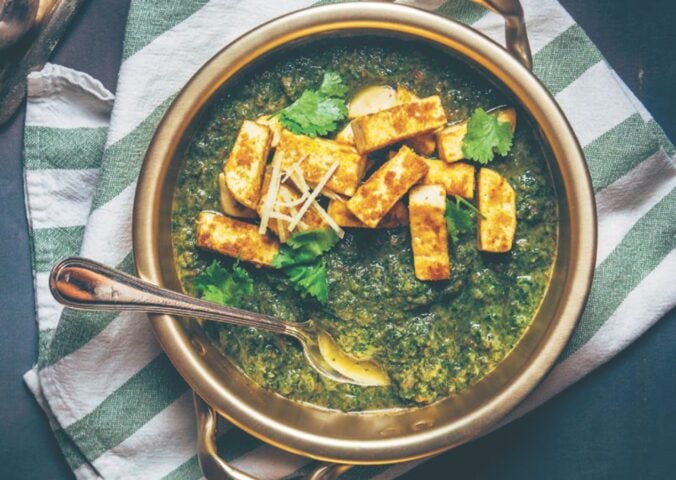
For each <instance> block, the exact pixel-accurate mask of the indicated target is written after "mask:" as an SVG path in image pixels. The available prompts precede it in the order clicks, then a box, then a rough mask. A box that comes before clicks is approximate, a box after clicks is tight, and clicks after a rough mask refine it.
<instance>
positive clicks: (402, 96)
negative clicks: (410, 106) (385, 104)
mask: <svg viewBox="0 0 676 480" xmlns="http://www.w3.org/2000/svg"><path fill="white" fill-rule="evenodd" d="M394 95H395V98H396V99H397V102H398V103H409V102H415V101H417V100H420V97H419V96H418V95H416V94H415V93H413V92H412V91H411V90H409V89H408V88H406V87H404V86H403V85H397V90H396V92H395V94H394Z"/></svg>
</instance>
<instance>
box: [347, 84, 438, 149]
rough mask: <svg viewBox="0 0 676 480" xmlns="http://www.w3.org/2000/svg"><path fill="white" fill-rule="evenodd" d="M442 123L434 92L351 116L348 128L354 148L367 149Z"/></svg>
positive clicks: (428, 129)
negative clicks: (352, 138) (381, 108)
mask: <svg viewBox="0 0 676 480" xmlns="http://www.w3.org/2000/svg"><path fill="white" fill-rule="evenodd" d="M445 123H446V113H445V112H444V107H443V105H442V104H441V99H440V98H439V96H438V95H434V96H432V97H427V98H424V99H422V100H418V101H414V102H408V103H403V104H400V105H395V106H394V107H392V108H388V109H387V110H382V111H380V112H376V113H372V114H370V115H365V116H363V117H358V118H355V119H354V120H353V121H352V132H353V134H354V142H355V145H356V146H357V150H359V151H360V152H361V153H369V152H372V151H374V150H378V149H380V148H383V147H386V146H388V145H392V144H393V143H397V142H400V141H402V140H406V139H408V138H412V137H415V136H418V135H421V134H424V133H429V132H431V131H433V130H436V129H437V128H439V127H442V126H443V125H444V124H445Z"/></svg>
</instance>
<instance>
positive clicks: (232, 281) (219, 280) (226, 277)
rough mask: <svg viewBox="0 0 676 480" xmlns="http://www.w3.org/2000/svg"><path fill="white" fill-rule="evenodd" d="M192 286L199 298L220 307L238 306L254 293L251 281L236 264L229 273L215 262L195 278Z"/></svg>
mask: <svg viewBox="0 0 676 480" xmlns="http://www.w3.org/2000/svg"><path fill="white" fill-rule="evenodd" d="M193 285H194V287H195V290H197V291H198V292H199V293H200V296H201V298H203V299H204V300H208V301H210V302H214V303H220V304H221V305H230V306H239V305H240V304H241V302H242V299H243V298H244V297H248V296H251V295H253V292H254V289H253V280H252V279H251V277H250V276H249V273H248V272H247V271H246V270H244V269H243V268H242V267H240V266H239V264H238V263H235V264H234V265H233V266H232V272H229V271H228V270H226V269H225V268H223V267H222V266H221V264H220V263H219V262H218V261H217V260H214V261H213V262H212V263H211V265H209V266H208V267H207V268H206V269H204V271H203V272H202V273H200V274H199V275H198V276H197V277H195V282H194V284H193Z"/></svg>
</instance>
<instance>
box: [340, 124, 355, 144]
mask: <svg viewBox="0 0 676 480" xmlns="http://www.w3.org/2000/svg"><path fill="white" fill-rule="evenodd" d="M336 142H338V143H344V144H345V145H354V134H353V133H352V122H350V123H348V124H347V125H345V126H344V127H343V129H342V130H341V131H340V132H338V133H337V134H336Z"/></svg>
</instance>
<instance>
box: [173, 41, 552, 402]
mask: <svg viewBox="0 0 676 480" xmlns="http://www.w3.org/2000/svg"><path fill="white" fill-rule="evenodd" d="M327 70H331V71H334V72H337V73H338V74H339V75H340V76H341V78H342V80H343V82H344V83H345V84H346V85H347V86H348V87H349V93H348V98H349V96H350V95H352V94H354V92H356V91H358V90H359V89H361V88H363V87H365V86H368V85H382V84H386V85H392V86H396V85H402V86H405V87H407V88H408V89H410V90H411V91H413V92H414V93H415V94H416V95H418V96H420V97H425V96H429V95H439V96H440V97H441V99H442V103H443V105H444V108H445V110H446V114H447V116H448V119H449V121H450V122H452V121H454V120H462V119H466V118H467V117H468V116H469V115H470V114H471V112H472V111H473V110H474V109H475V108H478V107H483V108H485V109H489V108H492V107H496V106H501V105H505V104H508V103H509V102H508V100H507V98H505V97H504V96H503V94H502V93H501V92H500V90H499V89H498V88H496V87H495V86H494V85H493V84H492V83H490V82H489V81H487V80H486V79H485V78H484V77H482V76H481V75H480V74H478V73H477V72H475V71H474V70H472V69H471V68H469V67H468V66H467V65H465V64H464V63H462V62H460V61H458V60H456V59H454V58H451V57H449V56H446V55H444V54H442V53H438V52H434V51H431V49H429V48H428V49H425V48H422V47H420V46H417V45H416V44H412V43H407V42H404V41H388V42H387V43H378V42H374V41H372V40H369V41H368V42H360V41H355V40H350V41H348V40H341V41H335V40H334V41H332V42H331V43H328V42H327V43H325V44H322V45H317V44H314V45H313V46H312V48H306V49H302V48H301V49H299V50H296V51H294V52H293V53H292V54H289V55H287V56H286V57H282V58H281V59H279V58H278V59H277V60H276V61H274V62H273V63H269V64H267V65H266V66H265V67H264V69H259V70H258V71H256V72H254V73H252V74H250V75H248V77H246V78H244V79H243V80H242V81H241V82H240V83H239V84H238V85H237V86H236V87H235V88H233V89H231V90H229V91H228V92H226V93H225V94H224V95H223V96H222V97H221V98H220V99H219V100H218V101H216V102H215V103H214V104H213V105H212V106H211V107H210V110H209V111H208V112H207V113H206V114H205V115H204V118H203V120H202V122H201V126H200V127H198V129H197V131H196V133H195V136H194V139H193V140H192V143H191V145H190V146H189V148H188V150H187V153H186V159H185V164H184V166H183V168H182V170H181V172H180V175H179V179H178V185H177V189H176V193H175V198H174V206H173V217H172V222H173V224H172V229H173V246H174V250H175V257H176V264H177V267H178V272H179V276H180V279H181V281H182V284H183V286H184V288H185V290H186V291H187V292H189V293H191V294H194V295H197V293H198V292H197V291H196V287H195V278H196V277H197V276H198V275H199V274H200V273H202V272H203V271H204V270H205V269H206V268H207V267H208V266H209V265H211V263H212V262H213V261H214V260H218V262H220V263H221V264H222V265H223V266H224V267H226V268H229V269H230V268H232V266H233V263H234V261H233V260H232V259H228V258H225V257H222V256H219V255H217V254H214V253H210V252H206V251H202V250H199V249H197V248H196V246H195V218H196V216H197V215H198V213H199V212H200V211H202V210H205V209H206V210H216V211H218V210H219V209H220V207H219V193H218V192H219V190H218V185H217V176H218V173H219V172H220V171H221V170H222V168H223V162H224V160H225V159H226V158H227V155H228V152H229V150H230V149H231V147H232V145H233V142H234V141H235V138H236V136H237V132H238V128H239V126H240V125H241V123H242V121H243V120H245V119H254V118H257V117H259V116H261V115H263V114H273V113H275V112H278V111H279V110H280V109H282V108H284V107H285V106H287V105H289V104H290V103H292V102H293V101H294V100H295V99H297V98H298V97H299V96H300V94H301V93H302V92H303V91H304V90H305V89H308V88H316V86H317V85H318V84H319V83H320V82H321V79H322V75H323V74H324V72H326V71H327ZM519 113H520V119H521V120H520V122H519V125H518V127H517V129H516V132H515V134H514V139H513V147H512V149H511V151H510V152H509V154H508V155H506V156H504V157H502V156H497V157H496V158H495V159H494V160H493V161H492V162H491V164H490V168H491V169H493V170H495V171H497V172H499V173H500V174H501V175H503V176H504V177H506V178H507V180H508V181H509V183H510V184H511V185H512V186H513V188H514V190H515V192H516V207H517V220H518V227H517V230H516V236H515V239H514V243H513V247H512V249H511V251H510V252H508V253H501V254H495V253H493V254H491V253H484V252H480V251H479V250H478V249H477V240H476V232H475V229H473V230H469V231H461V232H455V235H454V236H457V241H450V245H449V253H450V259H451V264H452V276H451V278H450V280H448V281H439V282H423V281H419V280H417V279H416V277H415V275H414V270H413V263H412V251H411V239H410V232H409V229H408V227H400V228H393V229H346V230H347V232H346V235H345V238H344V239H342V240H341V241H340V242H339V243H338V244H337V245H336V246H335V247H334V248H333V249H332V250H330V251H329V252H328V253H326V254H325V255H324V260H325V265H326V275H327V279H328V290H329V295H328V301H327V302H326V303H325V304H321V303H319V302H318V301H317V300H316V299H315V298H313V297H312V296H310V295H308V294H307V293H303V292H299V290H297V289H296V288H294V287H293V285H292V284H291V283H290V281H289V278H288V277H287V276H286V275H285V274H284V273H283V272H282V271H280V270H276V269H273V268H256V267H254V266H252V265H249V264H244V263H239V264H238V266H237V267H236V268H237V269H238V271H239V269H240V268H243V269H245V270H246V272H245V273H248V275H249V276H250V277H251V278H252V279H253V287H252V288H248V287H247V288H246V289H244V290H243V292H244V294H243V295H241V298H239V300H238V301H239V305H237V306H239V307H241V308H244V309H248V310H252V311H257V312H263V313H266V314H270V315H273V316H275V317H278V318H280V319H286V320H291V321H304V320H307V319H309V318H314V319H316V320H317V321H318V322H320V323H321V325H323V326H324V327H325V328H326V329H327V330H328V331H329V332H330V333H331V334H332V335H333V336H334V338H335V339H336V341H337V343H338V345H339V346H340V347H341V348H342V349H344V350H345V351H346V352H348V353H349V354H351V355H353V356H355V357H358V358H360V357H372V358H373V359H375V360H376V361H377V362H378V363H379V364H380V365H381V366H382V367H383V368H384V369H385V370H386V371H387V373H388V374H389V376H390V379H391V385H389V386H384V387H360V386H356V385H350V384H339V383H335V382H333V381H331V380H329V379H326V378H324V377H321V376H320V375H319V374H317V373H316V372H315V371H314V370H313V369H312V368H311V367H310V366H309V365H308V364H307V363H306V360H305V358H304V356H303V353H302V351H301V349H300V346H299V345H298V344H297V343H296V342H295V340H293V339H290V338H287V337H284V336H279V335H273V334H268V333H265V332H261V331H257V330H254V329H248V328H242V327H234V326H227V325H220V324H215V323H208V322H207V324H206V326H205V328H207V329H208V334H209V335H210V337H211V338H212V339H213V342H214V343H215V344H216V345H217V346H218V348H219V349H220V350H221V351H222V352H223V353H224V354H225V355H227V356H228V357H229V358H230V359H232V361H233V362H234V363H235V364H236V365H238V366H239V368H240V369H241V370H242V371H243V372H244V373H245V374H246V375H248V376H249V377H251V378H252V379H253V380H254V381H255V382H257V383H258V384H259V385H261V386H262V387H264V388H266V389H268V390H271V391H273V392H276V393H278V394H280V395H283V396H285V397H287V398H290V399H292V400H296V401H302V402H309V403H311V404H315V405H318V406H323V407H327V408H333V409H339V410H343V411H358V410H371V409H383V408H394V407H413V406H417V405H424V404H429V403H431V402H434V401H436V400H440V399H442V398H444V397H447V396H449V395H451V394H453V393H455V392H458V391H460V390H462V389H463V388H465V387H466V386H468V385H471V384H473V383H475V382H477V381H478V380H480V379H481V378H482V377H483V376H485V375H486V374H487V373H489V372H490V371H491V370H492V369H493V368H494V367H495V366H496V365H497V364H498V363H499V362H500V361H501V360H502V359H503V358H504V357H505V356H506V355H507V354H508V353H509V352H510V351H511V350H512V349H513V347H514V346H515V344H516V343H517V342H518V341H519V339H520V337H521V336H522V334H523V333H524V331H525V329H526V328H527V327H528V325H529V323H530V321H531V319H532V317H533V315H534V313H535V311H536V309H537V308H538V306H539V303H540V301H541V299H542V296H543V294H544V291H545V288H546V286H547V284H548V281H549V276H550V272H551V268H552V264H553V261H554V257H555V249H556V242H557V209H556V200H555V194H554V190H553V187H552V182H551V179H550V176H549V172H548V170H547V167H546V164H545V161H544V156H543V152H542V150H541V147H540V145H539V143H538V141H537V138H536V132H535V131H534V128H533V127H532V126H530V125H529V122H528V121H527V120H526V119H525V114H522V113H521V112H519ZM384 157H385V155H382V156H381V157H379V156H378V155H370V156H369V158H370V159H372V160H373V161H375V162H376V164H377V163H379V162H382V161H383V160H384Z"/></svg>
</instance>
